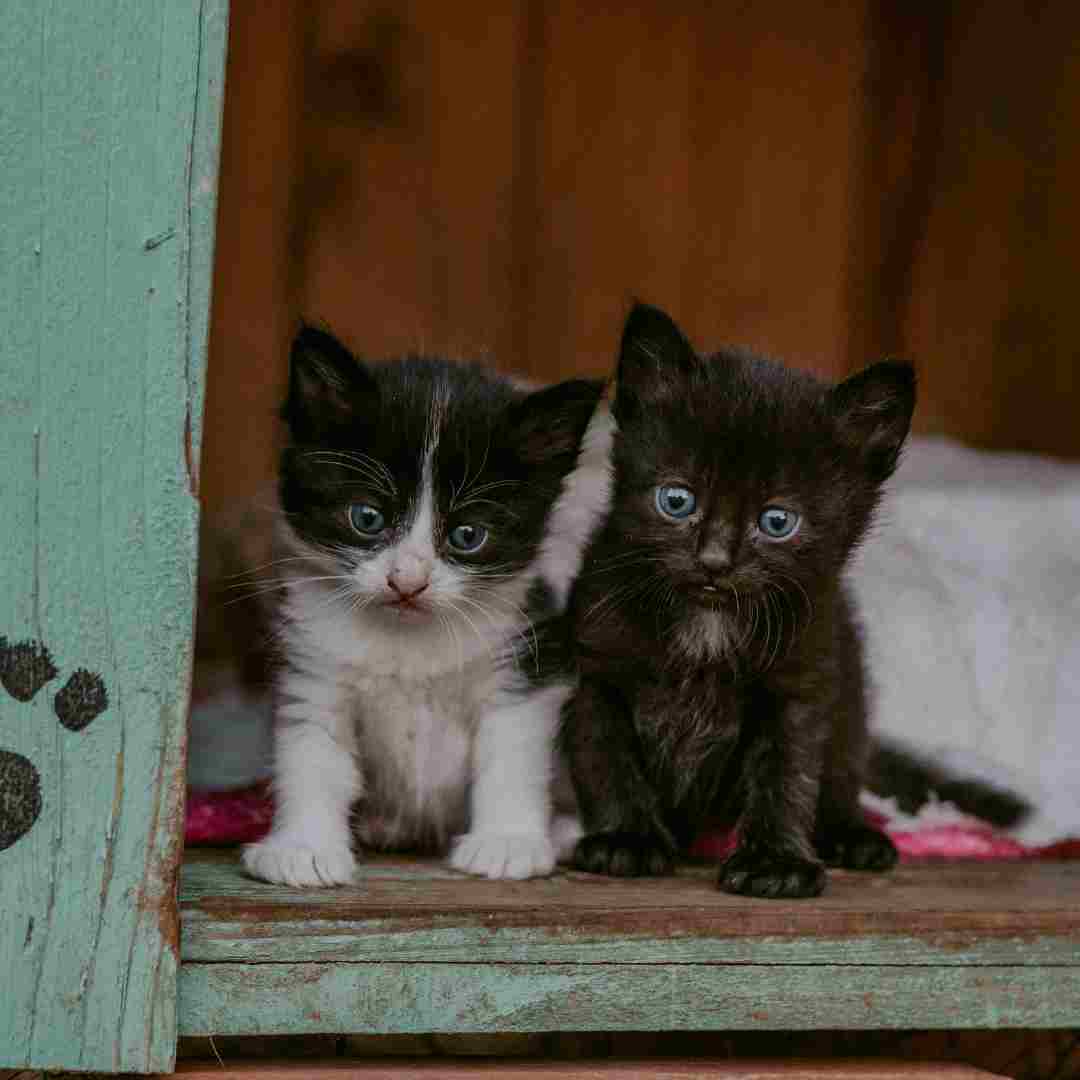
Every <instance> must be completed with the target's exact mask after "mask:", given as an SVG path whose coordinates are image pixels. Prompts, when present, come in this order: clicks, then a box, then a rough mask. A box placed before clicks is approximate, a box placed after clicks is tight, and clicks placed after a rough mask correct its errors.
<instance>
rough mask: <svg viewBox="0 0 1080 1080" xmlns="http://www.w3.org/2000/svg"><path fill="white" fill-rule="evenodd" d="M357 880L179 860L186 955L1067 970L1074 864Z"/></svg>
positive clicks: (1072, 945)
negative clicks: (251, 871) (781, 891)
mask: <svg viewBox="0 0 1080 1080" xmlns="http://www.w3.org/2000/svg"><path fill="white" fill-rule="evenodd" d="M363 875H364V876H363V878H362V880H361V883H360V884H358V885H357V886H354V887H351V888H347V889H335V890H329V891H311V890H306V891H298V890H290V889H283V888H280V887H278V886H271V885H265V884H263V883H260V882H254V881H251V880H250V879H248V878H246V877H244V876H243V875H242V874H241V873H240V871H239V869H238V866H237V863H236V860H235V855H234V854H233V853H225V854H222V855H218V854H214V853H207V852H202V853H196V854H193V855H191V856H189V858H188V860H187V862H186V864H185V866H184V870H183V877H182V887H181V913H182V915H181V917H182V925H183V936H182V945H181V948H182V956H183V958H184V960H185V961H192V962H212V963H216V962H224V961H237V962H252V963H262V962H283V963H284V962H300V961H304V962H318V963H325V962H329V961H337V960H340V961H346V962H366V961H382V960H393V961H399V962H404V963H408V962H424V961H428V962H431V961H440V962H445V963H460V962H473V961H479V960H482V961H485V962H489V963H579V964H608V963H620V964H655V963H668V964H673V963H691V964H709V963H712V964H747V963H756V964H766V963H779V964H792V963H807V964H844V965H856V964H870V965H880V964H915V965H925V964H934V965H942V966H951V967H963V966H971V965H986V964H1008V965H1024V966H1037V965H1041V966H1046V967H1053V966H1069V965H1080V867H1077V866H1075V865H1071V864H1068V863H1060V864H1019V863H1017V864H1008V865H998V866H988V865H982V866H971V865H960V864H954V865H947V866H937V865H934V866H920V867H904V868H901V869H900V870H898V871H896V872H894V873H893V874H890V875H886V876H883V877H867V876H863V875H858V874H840V873H838V874H835V875H834V876H833V878H832V880H831V882H830V886H829V889H828V890H827V892H826V894H825V896H823V897H821V898H820V899H818V900H814V901H811V902H806V901H794V902H788V903H782V902H776V901H748V900H746V899H743V898H738V897H732V896H728V895H726V894H721V893H719V892H717V891H716V889H715V888H714V887H713V884H712V871H711V870H709V869H706V868H690V867H687V868H684V869H683V871H682V872H681V874H680V876H678V877H674V878H665V879H658V880H653V881H618V880H614V879H606V878H596V877H590V876H588V875H583V874H561V875H559V876H557V877H554V878H551V879H547V880H543V881H530V882H488V881H477V880H474V879H467V878H462V877H460V876H459V875H456V874H454V873H452V872H451V871H448V870H446V869H444V868H443V867H442V866H441V865H440V864H439V863H437V862H424V861H420V860H401V859H398V860H390V859H374V860H372V861H370V862H368V863H367V864H366V865H365V867H364V870H363Z"/></svg>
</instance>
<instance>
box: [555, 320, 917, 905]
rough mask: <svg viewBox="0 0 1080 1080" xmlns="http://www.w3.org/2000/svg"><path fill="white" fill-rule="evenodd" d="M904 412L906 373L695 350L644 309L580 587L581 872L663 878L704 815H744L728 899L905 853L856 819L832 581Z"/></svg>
mask: <svg viewBox="0 0 1080 1080" xmlns="http://www.w3.org/2000/svg"><path fill="white" fill-rule="evenodd" d="M914 403H915V378H914V373H913V372H912V369H911V368H910V367H908V366H906V365H903V364H896V363H882V364H876V365H874V366H873V367H870V368H868V369H867V370H866V371H863V372H862V373H861V374H859V375H855V376H854V377H852V378H850V379H848V380H847V381H846V382H843V383H841V384H840V385H838V386H829V385H828V384H826V383H823V382H821V381H820V380H818V379H815V378H813V377H812V376H809V375H805V374H800V373H798V372H795V371H791V370H788V369H787V368H784V367H782V366H780V365H778V364H775V363H771V362H769V361H767V360H762V359H758V358H756V357H753V356H749V355H745V354H742V353H735V352H728V351H724V352H720V353H718V354H717V355H715V356H713V357H711V358H708V359H703V358H701V357H699V356H697V355H696V354H695V352H694V350H693V348H692V347H691V346H690V345H689V343H688V342H687V341H686V339H685V338H684V337H683V335H682V334H681V332H680V331H679V329H678V327H676V326H675V324H674V323H673V322H672V321H671V319H670V318H668V316H667V315H665V314H664V313H663V312H661V311H658V310H656V309H655V308H651V307H646V306H643V305H639V306H637V307H635V308H634V310H633V312H632V313H631V315H630V318H629V320H628V322H627V324H626V327H625V330H624V333H623V340H622V346H621V355H620V358H619V369H618V385H617V390H616V396H615V401H614V405H613V411H614V414H615V418H616V421H617V424H618V432H617V434H616V437H615V445H614V450H613V466H614V492H613V499H612V509H611V513H610V516H609V518H608V519H607V521H606V523H605V525H604V526H603V527H602V528H601V529H600V531H599V532H598V533H597V534H596V536H595V537H594V539H593V541H592V543H591V545H590V547H589V549H588V552H587V555H586V558H585V563H584V567H583V570H582V573H581V575H580V577H579V578H578V581H577V584H576V585H575V587H574V592H573V594H572V598H571V618H572V619H573V634H574V638H575V650H576V653H577V664H578V667H579V672H580V685H579V688H578V690H577V692H576V694H575V696H574V697H573V698H572V699H571V701H569V702H568V704H567V705H566V707H565V709H564V728H563V736H562V737H563V745H564V749H565V752H566V754H567V757H568V760H569V764H570V768H571V772H572V775H573V779H574V784H575V788H576V790H577V794H578V798H579V801H580V804H581V810H582V814H583V817H584V826H585V836H584V838H583V839H582V840H581V841H580V842H579V843H578V845H577V849H576V851H575V862H576V864H577V866H578V867H580V868H581V869H584V870H590V871H594V872H601V873H607V874H617V875H636V874H659V873H663V872H665V871H667V870H669V869H670V867H671V865H672V861H673V859H674V857H675V855H676V854H677V853H678V852H679V851H680V850H684V849H685V848H686V846H687V845H688V844H689V843H690V841H691V840H692V839H693V837H694V835H695V833H696V831H697V830H698V828H699V827H700V826H701V824H702V823H703V822H704V821H705V820H706V819H709V820H713V819H719V820H721V821H726V822H729V823H732V824H734V823H737V825H738V834H739V841H738V847H737V849H736V850H735V852H734V854H733V855H731V856H730V858H728V859H727V861H726V862H725V863H724V864H723V865H722V867H721V870H720V881H719V884H720V887H721V888H723V889H726V890H728V891H730V892H737V893H748V894H751V895H754V896H775V897H781V896H783V897H794V896H814V895H817V894H818V893H820V892H821V890H822V889H823V888H824V885H825V872H824V869H823V866H822V860H824V861H825V862H828V863H832V864H838V865H841V866H845V867H850V868H855V869H867V870H883V869H887V868H888V867H890V866H892V865H893V864H894V863H895V861H896V849H895V848H894V847H893V845H892V843H891V842H890V841H889V839H888V838H887V837H886V836H885V835H884V834H882V833H880V832H878V831H877V830H875V829H872V828H870V827H869V826H867V825H866V824H865V823H864V822H863V819H862V817H861V815H860V812H859V809H858V794H859V789H860V784H861V780H862V774H863V767H864V758H865V755H866V713H867V702H866V691H865V675H864V671H863V658H862V648H861V644H860V638H859V631H858V627H857V625H856V622H855V617H854V614H853V611H852V601H851V597H850V594H849V591H848V588H847V586H846V584H845V582H844V580H843V576H842V571H843V570H844V566H845V563H846V562H847V559H848V556H849V555H850V554H851V551H852V549H853V548H854V547H855V545H856V544H857V543H858V542H859V540H860V539H861V538H862V537H863V536H864V534H865V533H866V530H867V528H868V526H869V524H870V521H871V517H872V515H873V512H874V508H875V506H876V505H877V502H878V498H879V494H880V488H881V484H882V482H883V481H884V480H886V479H887V477H888V476H889V475H890V474H891V473H892V472H893V470H894V468H895V466H896V463H897V459H898V456H899V453H900V448H901V446H902V444H903V442H904V439H905V437H906V435H907V432H908V426H909V424H910V421H911V414H912V409H913V407H914Z"/></svg>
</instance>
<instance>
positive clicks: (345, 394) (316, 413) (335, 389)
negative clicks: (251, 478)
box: [281, 326, 378, 443]
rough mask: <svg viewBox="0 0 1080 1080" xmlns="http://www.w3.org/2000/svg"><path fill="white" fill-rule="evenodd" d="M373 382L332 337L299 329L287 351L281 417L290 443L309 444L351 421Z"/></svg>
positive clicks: (373, 388) (373, 390) (374, 390)
mask: <svg viewBox="0 0 1080 1080" xmlns="http://www.w3.org/2000/svg"><path fill="white" fill-rule="evenodd" d="M377 392H378V391H377V388H376V386H375V382H374V380H373V379H372V378H371V376H370V375H369V374H368V372H367V371H366V370H365V369H364V367H363V366H362V365H361V364H360V362H359V361H358V360H357V359H356V358H355V357H354V356H353V354H352V353H351V352H349V350H348V349H347V348H345V346H344V345H342V344H341V342H340V341H338V339H337V338H336V337H334V335H333V334H329V333H327V332H326V331H325V330H318V329H316V328H315V327H313V326H302V327H301V328H300V332H299V333H298V334H297V335H296V337H295V338H294V339H293V343H292V349H291V351H290V353H289V396H288V397H287V398H286V399H285V404H284V405H283V406H282V407H281V418H282V419H283V420H284V421H285V422H286V423H287V424H288V425H289V430H290V431H291V432H292V436H293V439H294V440H295V441H296V442H301V443H304V442H315V441H317V440H318V439H319V438H320V437H321V436H323V435H325V434H326V433H327V432H328V431H332V430H333V429H335V428H340V427H343V426H345V425H346V424H348V423H350V422H351V421H352V420H354V419H355V417H356V414H357V410H358V408H359V406H360V405H361V404H366V402H365V399H368V398H370V397H371V396H372V395H374V394H376V393H377Z"/></svg>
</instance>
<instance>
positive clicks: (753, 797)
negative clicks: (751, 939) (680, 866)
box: [718, 701, 825, 898]
mask: <svg viewBox="0 0 1080 1080" xmlns="http://www.w3.org/2000/svg"><path fill="white" fill-rule="evenodd" d="M749 722H750V723H753V724H755V726H756V727H757V735H756V737H755V739H754V741H753V742H752V743H751V744H750V746H749V747H748V749H747V754H746V758H745V760H744V762H743V776H742V789H743V792H744V798H745V803H744V807H743V812H742V816H741V818H740V822H739V845H738V847H737V848H736V849H735V851H734V852H733V853H732V854H731V855H730V856H729V857H728V858H727V860H726V861H725V862H724V863H723V864H722V865H721V867H720V878H719V882H718V884H719V885H720V888H722V889H724V890H726V891H727V892H733V893H741V894H743V895H747V896H764V897H774V898H784V897H786V898H794V897H806V896H818V895H819V894H820V893H821V892H822V890H823V889H824V888H825V869H824V867H823V866H822V865H821V861H820V860H819V859H818V857H817V854H816V852H815V850H814V844H813V841H812V830H813V826H814V814H815V810H816V805H817V797H818V788H819V785H820V781H821V735H820V732H821V727H822V723H821V717H820V714H819V710H818V709H817V708H816V707H815V706H812V705H805V704H802V703H797V702H786V703H782V702H775V701H767V702H766V701H762V702H761V703H760V707H759V708H758V709H756V710H755V714H754V715H753V716H752V717H751V718H750V719H749Z"/></svg>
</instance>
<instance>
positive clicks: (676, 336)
mask: <svg viewBox="0 0 1080 1080" xmlns="http://www.w3.org/2000/svg"><path fill="white" fill-rule="evenodd" d="M698 363H699V361H698V358H697V354H696V353H695V352H694V347H693V346H692V345H691V344H690V342H689V341H687V340H686V336H685V335H684V334H683V332H682V331H681V330H680V329H679V328H678V326H677V325H676V324H675V321H674V320H673V319H672V318H671V316H670V315H668V314H667V313H666V312H664V311H661V310H660V309H659V308H656V307H651V306H650V305H649V304H640V303H639V304H635V305H634V307H633V310H632V311H631V312H630V314H629V316H628V317H627V319H626V325H625V326H624V327H623V333H622V343H621V344H620V346H619V367H618V375H617V384H616V395H615V405H614V410H615V414H616V416H617V417H618V418H619V419H621V420H625V419H626V418H627V416H628V415H629V413H631V412H632V411H633V409H634V408H635V406H637V405H639V404H641V403H644V402H647V401H650V400H656V399H658V398H661V397H667V396H669V395H670V394H672V393H677V392H680V391H681V386H682V383H683V380H684V379H685V378H686V376H687V375H689V374H690V372H691V371H693V369H694V368H695V367H696V366H697V364H698Z"/></svg>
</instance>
